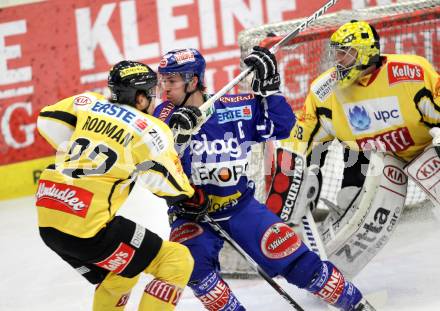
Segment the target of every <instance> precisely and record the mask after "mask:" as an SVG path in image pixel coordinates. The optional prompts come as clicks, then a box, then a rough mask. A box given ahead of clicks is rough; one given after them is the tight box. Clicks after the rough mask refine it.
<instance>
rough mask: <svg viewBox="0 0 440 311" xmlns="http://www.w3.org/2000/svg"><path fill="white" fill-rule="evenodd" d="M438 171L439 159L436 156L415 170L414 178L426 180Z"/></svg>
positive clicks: (439, 167) (439, 168)
mask: <svg viewBox="0 0 440 311" xmlns="http://www.w3.org/2000/svg"><path fill="white" fill-rule="evenodd" d="M438 171H440V159H439V158H438V157H437V156H433V157H431V158H429V159H428V160H426V161H425V162H424V163H423V164H422V166H421V167H420V168H419V169H418V170H417V173H416V178H417V179H418V180H426V179H429V178H431V177H432V176H434V175H435V174H437V173H438Z"/></svg>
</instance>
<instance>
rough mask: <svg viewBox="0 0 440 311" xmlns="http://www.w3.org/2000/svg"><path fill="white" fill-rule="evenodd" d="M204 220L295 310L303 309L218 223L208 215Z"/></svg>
mask: <svg viewBox="0 0 440 311" xmlns="http://www.w3.org/2000/svg"><path fill="white" fill-rule="evenodd" d="M204 220H205V221H206V222H207V223H209V225H210V226H211V227H212V229H214V230H215V231H216V232H217V233H218V234H220V235H221V236H222V237H223V239H224V240H226V242H228V243H229V244H230V245H231V246H232V248H234V249H235V250H236V251H237V252H238V253H239V254H240V255H241V256H242V257H243V258H244V259H245V260H246V261H247V262H248V263H249V265H250V266H251V267H252V268H253V269H254V270H255V271H256V272H257V273H258V274H259V275H260V276H261V277H262V278H263V279H264V280H266V282H268V283H269V284H270V286H272V287H273V288H274V289H275V290H276V291H277V292H278V293H279V294H280V295H281V296H282V297H283V298H284V299H286V300H287V302H288V303H289V304H290V305H291V306H292V307H293V308H294V309H295V310H297V311H304V309H303V308H302V307H301V306H300V305H299V304H298V303H297V302H296V301H295V300H294V299H293V298H292V297H290V296H289V294H288V293H286V291H285V290H284V289H283V288H282V287H281V286H280V285H278V283H277V282H275V281H274V280H273V279H272V278H271V277H270V276H269V275H268V274H267V273H266V272H265V271H264V270H263V269H262V268H261V267H260V265H259V264H258V263H256V262H255V260H254V259H253V258H252V257H251V256H249V254H248V253H246V251H245V250H244V249H243V248H241V246H240V245H238V244H237V242H235V241H234V240H233V239H232V238H231V237H230V236H229V234H228V233H227V232H226V231H225V230H223V228H222V227H220V225H219V224H218V223H217V222H216V221H215V220H214V219H212V218H211V216H209V215H205V217H204Z"/></svg>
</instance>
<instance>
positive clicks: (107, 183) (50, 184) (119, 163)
mask: <svg viewBox="0 0 440 311" xmlns="http://www.w3.org/2000/svg"><path fill="white" fill-rule="evenodd" d="M37 127H38V130H39V132H40V133H41V135H42V136H43V137H44V138H45V139H46V140H47V141H48V142H49V143H50V144H51V145H52V146H53V147H54V148H56V149H57V155H56V161H55V162H56V163H55V165H52V166H50V167H48V168H47V169H46V170H45V171H44V172H43V173H42V174H41V177H40V181H39V185H38V190H37V193H36V200H37V201H36V205H37V209H38V224H39V226H40V227H53V228H56V229H58V230H60V231H62V232H65V233H67V234H71V235H74V236H77V237H81V238H88V237H92V236H94V235H95V234H96V233H97V232H98V231H99V230H100V229H102V228H103V227H104V226H105V225H106V223H108V222H109V221H110V220H111V219H112V218H113V217H114V216H115V213H116V211H117V210H118V209H119V208H120V207H121V205H122V203H123V202H124V201H125V200H126V198H127V196H128V195H129V193H130V190H131V189H132V186H133V185H134V182H135V180H136V179H137V178H140V179H141V181H142V182H143V184H144V186H146V188H147V189H149V190H150V191H151V192H153V193H154V194H156V195H157V196H159V197H162V198H164V199H166V200H167V201H169V202H170V203H172V202H175V201H176V200H180V199H185V198H188V197H191V196H192V195H193V193H194V191H193V189H192V187H191V185H190V184H189V181H188V179H187V177H186V175H185V174H184V172H183V169H182V166H181V164H180V160H179V158H178V155H177V153H176V151H175V149H174V142H173V138H172V133H171V130H170V129H169V128H168V126H167V125H166V124H165V123H163V122H162V121H160V120H159V119H156V118H154V117H152V116H150V115H147V114H144V113H142V112H140V111H138V110H137V109H135V108H133V107H130V106H127V105H119V104H113V103H110V102H108V101H107V100H106V99H105V98H104V97H103V96H102V95H100V94H96V93H90V92H88V93H83V94H80V95H76V96H73V97H69V98H67V99H64V100H61V101H60V102H58V103H56V104H54V105H51V106H47V107H45V108H43V109H42V110H41V112H40V115H39V117H38V121H37ZM145 203H146V204H148V202H145Z"/></svg>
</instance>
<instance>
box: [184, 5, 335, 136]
mask: <svg viewBox="0 0 440 311" xmlns="http://www.w3.org/2000/svg"><path fill="white" fill-rule="evenodd" d="M337 1H338V0H330V1H328V2H327V3H326V4H324V5H323V6H322V7H320V8H319V9H318V10H317V11H316V12H314V13H313V14H312V15H310V16H309V17H307V18H306V19H305V20H304V21H303V22H302V23H301V24H300V25H299V26H298V27H296V28H295V29H294V30H293V31H291V32H290V33H288V34H287V35H286V36H285V37H284V38H283V39H282V40H281V41H279V42H278V43H277V44H275V45H274V46H273V47H272V48H270V51H271V52H272V53H273V54H275V53H276V52H277V51H278V49H279V48H280V47H283V46H284V45H285V44H286V43H288V42H289V41H290V40H292V39H293V38H295V37H296V36H297V35H298V34H299V33H300V32H302V31H304V30H305V29H307V28H309V27H310V25H311V24H313V22H315V21H316V19H318V18H319V17H320V16H321V15H323V14H324V13H325V12H326V11H327V10H328V9H329V8H331V7H332V6H333V5H335V3H336V2H337ZM252 70H253V68H252V67H246V69H245V70H243V71H242V72H241V73H240V74H239V75H238V76H236V77H235V78H234V79H233V80H231V81H230V82H229V83H228V84H226V85H225V86H224V87H223V88H222V89H221V90H219V91H218V92H217V93H215V94H214V95H213V96H211V97H210V98H209V99H208V100H207V101H206V102H205V103H203V105H201V106H200V107H199V109H200V111H201V112H202V116H201V117H200V119H201V121H199V124H198V125H197V126H196V127H195V128H193V129H191V130H183V129H179V132H178V133H179V134H183V135H193V134H196V133H197V132H198V131H199V130H200V128H201V127H202V125H203V124H204V123H205V122H206V121H207V120H208V119H209V118H210V117H211V115H212V114H213V113H214V111H215V109H214V103H215V102H216V101H217V100H218V99H219V98H220V97H222V96H223V95H225V94H226V93H227V92H228V91H230V90H231V89H232V88H233V87H234V86H235V85H237V84H238V83H239V82H240V81H242V80H243V79H244V78H246V77H247V76H248V75H249V74H250V73H251V72H252ZM175 135H176V133H175Z"/></svg>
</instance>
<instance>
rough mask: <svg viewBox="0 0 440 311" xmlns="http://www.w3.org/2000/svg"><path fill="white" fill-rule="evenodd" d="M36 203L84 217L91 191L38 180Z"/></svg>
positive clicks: (91, 196) (91, 194)
mask: <svg viewBox="0 0 440 311" xmlns="http://www.w3.org/2000/svg"><path fill="white" fill-rule="evenodd" d="M35 196H36V199H37V202H36V205H37V206H41V207H46V208H50V209H55V210H58V211H61V212H65V213H69V214H72V215H75V216H79V217H82V218H85V217H86V215H87V211H88V209H89V206H90V202H91V201H92V198H93V193H92V192H90V191H87V190H85V189H82V188H79V187H75V186H72V185H65V184H59V183H55V182H51V181H48V180H40V181H39V183H38V190H37V193H36V195H35Z"/></svg>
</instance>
